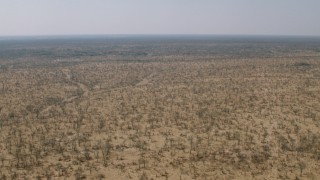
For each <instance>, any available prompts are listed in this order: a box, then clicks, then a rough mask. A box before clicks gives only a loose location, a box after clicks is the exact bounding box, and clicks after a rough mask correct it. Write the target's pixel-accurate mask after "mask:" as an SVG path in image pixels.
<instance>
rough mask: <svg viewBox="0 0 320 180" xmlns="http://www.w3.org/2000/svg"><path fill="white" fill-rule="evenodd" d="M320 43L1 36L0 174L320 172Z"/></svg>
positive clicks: (307, 175)
mask: <svg viewBox="0 0 320 180" xmlns="http://www.w3.org/2000/svg"><path fill="white" fill-rule="evenodd" d="M217 41H218V42H217ZM319 45H320V40H310V39H309V40H308V39H307V40H302V39H286V38H284V39H281V40H277V39H276V38H273V39H272V40H269V39H268V38H263V39H259V38H257V39H255V38H254V39H249V40H245V39H241V38H240V39H238V40H231V39H222V40H221V39H211V40H210V39H209V40H207V39H206V38H204V39H201V38H200V40H199V39H192V38H189V39H188V38H186V39H183V38H182V39H179V38H178V39H175V38H173V39H172V38H171V39H170V38H167V39H166V38H164V40H163V39H161V38H159V37H158V38H150V37H149V38H141V39H139V38H137V37H135V38H128V39H125V40H122V39H120V40H119V39H116V40H114V39H108V38H107V39H103V38H102V40H101V38H97V39H94V38H93V39H82V40H81V39H80V40H74V39H69V40H59V41H58V40H38V41H36V40H34V41H31V40H24V41H12V40H10V41H9V40H8V41H3V42H1V41H0V47H1V48H0V59H1V60H0V65H1V66H0V179H23V178H26V179H36V178H38V179H63V178H66V179H251V178H253V179H317V178H318V177H319V176H320V49H319Z"/></svg>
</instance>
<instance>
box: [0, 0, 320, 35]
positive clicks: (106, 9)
mask: <svg viewBox="0 0 320 180" xmlns="http://www.w3.org/2000/svg"><path fill="white" fill-rule="evenodd" d="M70 34H255V35H256V34H264V35H317V36H319V35H320V0H0V36H6V35H70Z"/></svg>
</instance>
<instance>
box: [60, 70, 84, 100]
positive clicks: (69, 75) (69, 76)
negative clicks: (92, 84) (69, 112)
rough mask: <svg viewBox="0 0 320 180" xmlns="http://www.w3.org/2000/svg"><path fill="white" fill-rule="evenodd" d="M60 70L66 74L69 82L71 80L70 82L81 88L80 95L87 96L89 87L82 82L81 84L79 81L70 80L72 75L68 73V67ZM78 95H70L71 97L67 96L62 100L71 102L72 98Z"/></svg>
mask: <svg viewBox="0 0 320 180" xmlns="http://www.w3.org/2000/svg"><path fill="white" fill-rule="evenodd" d="M62 72H63V74H64V75H65V76H66V79H67V80H68V81H69V82H71V83H72V84H75V85H77V86H78V87H79V88H80V89H81V90H82V92H83V93H82V97H88V96H89V92H90V91H89V88H88V87H87V86H86V85H84V84H82V83H80V82H76V81H74V80H72V75H71V74H70V71H69V70H68V69H67V70H63V71H62ZM78 97H79V96H72V97H69V98H65V99H64V100H63V102H72V101H73V100H74V99H76V98H78Z"/></svg>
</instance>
